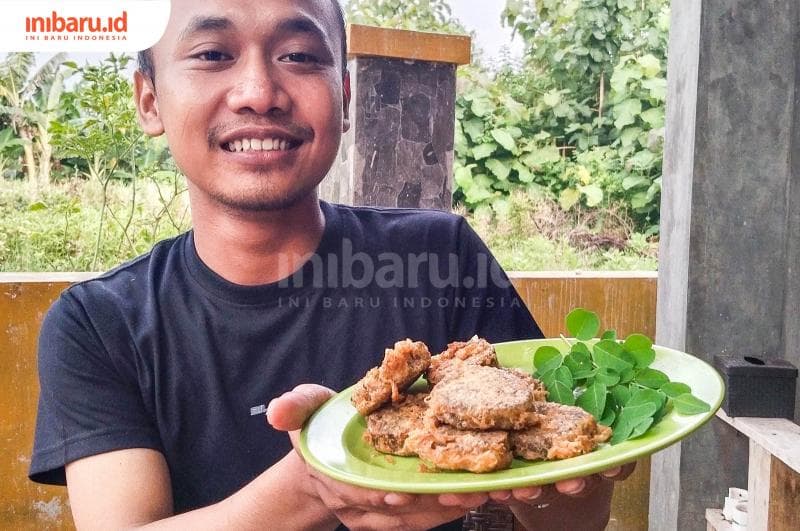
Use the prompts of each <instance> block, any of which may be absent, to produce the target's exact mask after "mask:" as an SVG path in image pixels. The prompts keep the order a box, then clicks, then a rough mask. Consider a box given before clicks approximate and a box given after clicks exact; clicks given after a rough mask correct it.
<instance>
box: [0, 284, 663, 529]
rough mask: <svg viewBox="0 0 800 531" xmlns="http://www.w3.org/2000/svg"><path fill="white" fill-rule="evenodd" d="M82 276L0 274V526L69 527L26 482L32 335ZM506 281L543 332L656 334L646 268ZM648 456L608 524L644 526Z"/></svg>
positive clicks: (33, 380)
mask: <svg viewBox="0 0 800 531" xmlns="http://www.w3.org/2000/svg"><path fill="white" fill-rule="evenodd" d="M87 276H88V275H85V274H50V273H47V274H11V273H7V274H0V326H2V328H1V329H0V330H3V331H4V333H2V334H0V478H2V481H0V529H72V528H73V527H72V518H71V516H70V512H69V504H68V501H67V496H66V491H65V489H63V488H59V487H46V486H42V485H38V484H35V483H31V482H30V481H28V479H27V470H28V465H29V463H30V451H31V445H32V440H33V428H34V422H35V418H36V401H37V397H38V392H39V386H38V382H37V377H36V338H37V336H38V331H39V326H40V325H41V322H42V318H43V317H44V314H45V312H46V311H47V308H48V307H49V306H50V304H51V303H52V301H53V300H55V298H56V297H57V296H58V294H59V293H60V292H61V291H62V290H63V289H64V288H65V287H67V286H68V285H69V284H70V283H71V282H75V281H77V280H80V279H82V278H86V277H87ZM511 276H512V281H513V282H514V284H515V286H516V287H517V289H518V290H519V292H520V294H521V295H522V297H523V299H524V300H525V302H526V304H527V305H528V307H529V308H530V310H531V312H532V313H533V315H534V316H535V317H536V319H537V321H538V322H539V324H540V326H541V327H542V330H543V331H544V333H545V334H546V335H547V336H557V335H558V334H560V333H565V332H566V330H565V328H564V324H563V320H564V316H565V315H566V314H567V312H569V310H571V309H572V308H574V307H578V306H580V307H584V308H587V309H590V310H593V311H595V312H597V313H598V314H599V315H600V318H601V321H602V324H603V326H604V327H606V328H614V329H616V330H617V333H618V334H620V335H627V334H629V333H632V332H643V333H645V334H648V335H650V336H651V337H652V336H653V335H654V334H655V315H656V276H655V274H651V273H642V274H630V273H625V274H614V273H602V274H597V273H538V274H529V273H518V274H512V275H511ZM649 469H650V466H649V460H643V461H642V462H640V465H639V466H638V467H637V471H636V472H635V474H634V475H633V476H632V477H631V478H630V479H629V480H628V481H626V482H624V483H622V484H621V485H620V486H619V487H618V488H617V490H616V492H615V495H614V502H613V510H612V521H611V524H610V525H609V529H614V530H616V529H624V530H626V531H628V530H631V531H635V530H640V529H641V530H645V529H647V508H648V490H649Z"/></svg>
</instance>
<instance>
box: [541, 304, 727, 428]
mask: <svg viewBox="0 0 800 531" xmlns="http://www.w3.org/2000/svg"><path fill="white" fill-rule="evenodd" d="M566 324H567V330H568V331H569V333H570V334H571V335H572V336H574V337H575V338H576V339H577V341H575V342H574V343H571V342H569V341H567V340H566V338H565V339H564V340H565V341H566V342H567V344H568V345H569V352H567V354H566V355H563V354H562V353H561V351H560V350H559V349H557V348H556V347H552V346H544V347H539V348H538V349H537V350H536V353H535V354H534V356H533V365H534V370H535V372H534V376H536V377H537V378H539V379H540V380H541V381H542V382H543V383H544V385H545V387H547V390H548V393H549V396H548V399H549V400H551V401H553V402H558V403H561V404H566V405H570V406H572V405H575V406H579V407H581V408H582V409H584V410H586V411H587V412H589V413H591V414H592V415H593V416H594V417H595V418H596V419H598V422H599V423H600V424H603V425H604V426H609V427H611V428H612V429H613V432H614V433H613V435H612V437H611V444H616V443H619V442H622V441H626V440H628V439H633V438H636V437H639V436H641V435H644V434H645V433H646V432H647V430H649V429H650V428H651V427H652V426H654V425H655V424H657V423H658V422H659V421H660V420H661V419H662V418H664V416H665V415H666V414H667V413H669V412H670V411H671V410H672V408H673V407H674V408H675V410H676V411H677V412H678V413H680V414H682V415H695V414H697V413H703V412H706V411H709V410H710V409H711V406H710V405H709V404H707V403H706V402H704V401H702V400H700V399H699V398H697V397H696V396H694V395H693V394H692V390H691V388H690V387H689V386H688V385H686V384H683V383H680V382H671V381H670V380H669V377H668V376H667V375H666V374H664V373H663V372H661V371H659V370H657V369H653V368H651V367H650V364H652V363H653V361H655V359H656V352H655V350H654V349H653V342H652V340H651V339H650V338H649V337H647V336H645V335H643V334H631V335H629V336H628V337H627V338H625V340H624V341H622V340H619V339H617V334H616V332H615V331H614V330H606V331H605V332H603V333H602V335H600V338H599V340H598V341H593V340H594V338H596V336H597V334H598V332H599V331H600V319H599V318H598V316H597V314H596V313H594V312H591V311H589V310H585V309H583V308H576V309H574V310H572V311H571V312H570V313H569V314H568V315H567V318H566ZM590 341H591V342H590Z"/></svg>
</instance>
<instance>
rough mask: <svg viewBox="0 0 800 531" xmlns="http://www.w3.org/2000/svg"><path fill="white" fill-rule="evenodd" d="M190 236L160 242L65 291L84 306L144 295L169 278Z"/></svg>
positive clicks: (132, 298) (117, 301) (127, 299)
mask: <svg viewBox="0 0 800 531" xmlns="http://www.w3.org/2000/svg"><path fill="white" fill-rule="evenodd" d="M187 237H189V233H183V234H180V235H178V236H175V237H173V238H169V239H165V240H162V241H160V242H157V243H156V244H155V245H153V247H152V248H151V249H150V251H148V252H146V253H144V254H142V255H140V256H137V257H136V258H133V259H132V260H129V261H128V262H125V263H123V264H121V265H119V266H117V267H115V268H113V269H110V270H109V271H106V272H104V273H102V274H100V275H98V276H96V277H92V278H89V279H86V280H83V281H81V282H76V283H75V284H72V285H71V286H70V287H69V288H67V289H66V290H65V291H64V294H65V295H66V296H68V297H71V298H73V299H76V300H77V301H79V302H81V303H83V302H86V301H87V300H88V299H91V300H92V301H93V302H99V301H102V300H105V301H108V302H114V303H119V301H131V300H135V299H137V298H139V297H140V296H144V295H145V294H146V293H147V292H148V291H149V286H148V284H153V283H154V282H158V281H160V280H162V279H164V278H165V276H166V275H169V274H170V273H169V271H168V270H169V268H170V267H175V264H179V263H180V262H182V260H176V259H178V258H179V256H180V255H181V254H182V252H183V243H184V242H185V240H186V238H187Z"/></svg>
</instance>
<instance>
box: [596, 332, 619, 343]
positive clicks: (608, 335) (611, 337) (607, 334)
mask: <svg viewBox="0 0 800 531" xmlns="http://www.w3.org/2000/svg"><path fill="white" fill-rule="evenodd" d="M600 339H607V340H609V341H616V340H617V331H616V330H606V331H605V332H603V335H601V336H600Z"/></svg>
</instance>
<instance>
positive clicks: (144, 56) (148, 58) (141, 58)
mask: <svg viewBox="0 0 800 531" xmlns="http://www.w3.org/2000/svg"><path fill="white" fill-rule="evenodd" d="M331 3H332V4H333V7H334V9H333V11H334V13H336V22H337V23H338V26H339V33H340V35H341V37H342V76H343V77H344V75H345V74H346V73H347V30H346V29H345V21H344V10H343V9H342V6H341V5H340V4H339V0H331ZM136 60H137V63H138V64H139V71H140V72H141V73H142V74H144V75H145V76H146V77H147V78H149V79H150V81H152V82H155V80H156V69H155V66H154V64H153V51H152V49H150V48H148V49H146V50H142V51H140V52H139V53H138V54H137V57H136Z"/></svg>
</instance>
